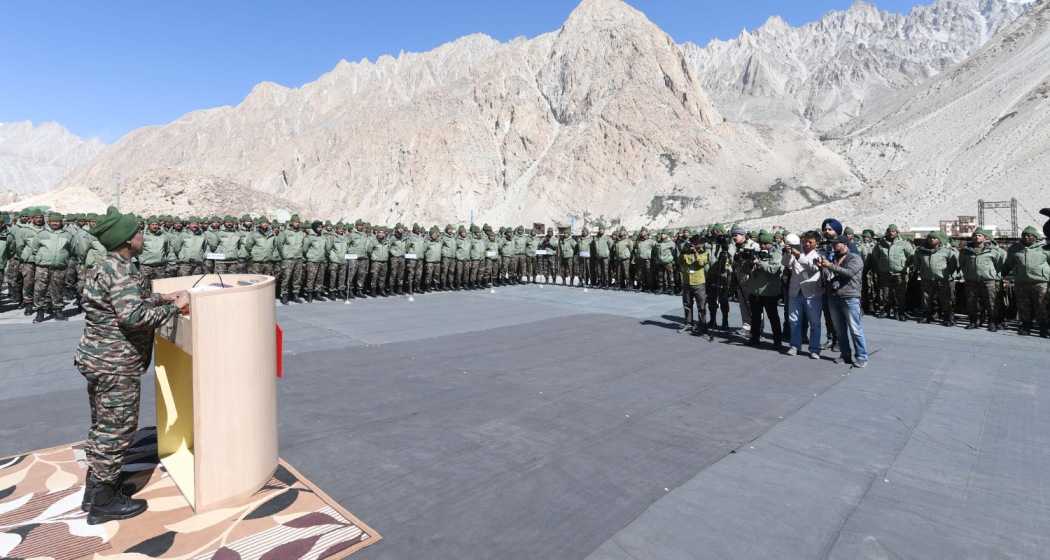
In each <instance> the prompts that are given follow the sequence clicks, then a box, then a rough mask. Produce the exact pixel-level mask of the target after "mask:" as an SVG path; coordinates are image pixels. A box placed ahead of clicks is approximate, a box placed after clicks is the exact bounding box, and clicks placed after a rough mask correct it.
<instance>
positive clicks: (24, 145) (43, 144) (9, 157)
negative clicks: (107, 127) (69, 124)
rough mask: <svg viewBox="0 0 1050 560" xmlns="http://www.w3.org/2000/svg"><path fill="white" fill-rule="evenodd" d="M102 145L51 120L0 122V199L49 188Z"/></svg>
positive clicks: (99, 150)
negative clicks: (41, 121)
mask: <svg viewBox="0 0 1050 560" xmlns="http://www.w3.org/2000/svg"><path fill="white" fill-rule="evenodd" d="M103 148H105V145H104V144H102V142H100V141H98V140H94V139H92V140H84V139H83V138H80V137H78V136H76V135H75V134H72V133H70V132H69V131H68V130H66V129H65V128H62V126H61V125H58V124H56V123H52V122H46V123H41V124H39V125H36V126H34V125H33V123H31V122H29V121H25V122H10V123H0V202H2V201H4V200H5V199H14V198H16V197H22V196H25V195H26V194H31V193H39V192H42V191H46V190H48V189H50V188H51V187H53V186H55V185H56V184H57V183H58V182H59V180H60V179H61V178H62V177H63V176H64V175H66V173H68V172H69V171H70V170H71V169H73V168H75V167H78V166H80V165H84V164H86V163H88V162H90V161H91V160H93V159H94V158H95V156H97V155H98V154H99V153H100V152H101V151H102V149H103Z"/></svg>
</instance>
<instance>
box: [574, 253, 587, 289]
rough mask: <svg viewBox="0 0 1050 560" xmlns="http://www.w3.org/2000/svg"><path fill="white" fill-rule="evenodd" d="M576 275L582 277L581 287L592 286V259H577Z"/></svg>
mask: <svg viewBox="0 0 1050 560" xmlns="http://www.w3.org/2000/svg"><path fill="white" fill-rule="evenodd" d="M576 275H577V276H579V277H580V285H581V286H590V285H591V258H590V257H577V258H576Z"/></svg>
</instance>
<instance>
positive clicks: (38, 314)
mask: <svg viewBox="0 0 1050 560" xmlns="http://www.w3.org/2000/svg"><path fill="white" fill-rule="evenodd" d="M33 322H34V323H43V322H44V309H43V308H40V309H37V310H36V317H33Z"/></svg>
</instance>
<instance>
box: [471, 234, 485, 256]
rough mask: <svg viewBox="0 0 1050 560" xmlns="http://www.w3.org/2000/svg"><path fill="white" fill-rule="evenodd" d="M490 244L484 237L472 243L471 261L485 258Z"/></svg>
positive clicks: (479, 236)
mask: <svg viewBox="0 0 1050 560" xmlns="http://www.w3.org/2000/svg"><path fill="white" fill-rule="evenodd" d="M488 247H489V242H488V240H487V239H485V238H484V237H483V236H481V235H478V236H477V237H475V238H474V239H473V240H472V241H471V243H470V260H472V261H480V260H482V259H484V258H485V251H487V250H488Z"/></svg>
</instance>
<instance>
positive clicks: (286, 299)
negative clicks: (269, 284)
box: [281, 295, 288, 305]
mask: <svg viewBox="0 0 1050 560" xmlns="http://www.w3.org/2000/svg"><path fill="white" fill-rule="evenodd" d="M281 304H282V305H288V296H286V295H285V296H281Z"/></svg>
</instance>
